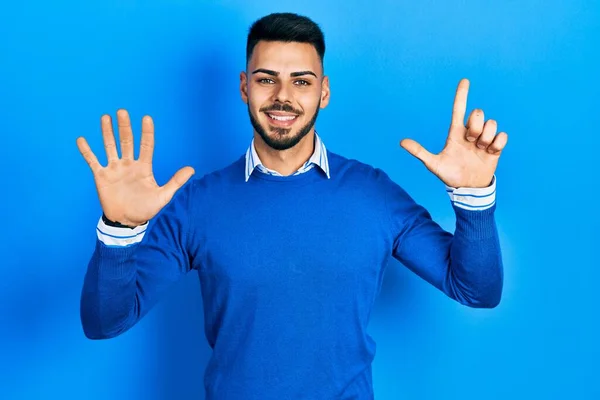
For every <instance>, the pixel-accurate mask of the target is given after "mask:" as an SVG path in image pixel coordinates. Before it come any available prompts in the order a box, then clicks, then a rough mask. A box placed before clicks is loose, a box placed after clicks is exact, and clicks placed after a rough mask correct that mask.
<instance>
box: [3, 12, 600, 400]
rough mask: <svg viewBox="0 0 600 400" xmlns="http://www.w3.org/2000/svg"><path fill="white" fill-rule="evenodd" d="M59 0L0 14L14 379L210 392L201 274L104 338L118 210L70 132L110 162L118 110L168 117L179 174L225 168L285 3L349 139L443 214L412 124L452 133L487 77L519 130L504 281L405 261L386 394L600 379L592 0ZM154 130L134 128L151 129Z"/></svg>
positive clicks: (536, 387) (387, 344)
mask: <svg viewBox="0 0 600 400" xmlns="http://www.w3.org/2000/svg"><path fill="white" fill-rule="evenodd" d="M300 3H302V2H298V1H294V2H292V1H280V2H276V3H275V4H274V2H272V1H256V0H255V1H251V2H246V1H241V0H240V1H221V2H201V1H194V2H192V1H183V0H180V1H165V0H163V1H161V0H152V1H145V2H141V1H134V0H127V1H116V0H110V1H109V0H105V1H88V2H79V1H62V2H42V1H39V0H37V1H24V2H10V3H8V2H7V3H5V4H3V6H2V11H1V12H0V117H1V118H0V121H1V126H0V134H1V138H2V140H1V144H0V152H1V153H0V174H1V176H0V181H1V183H2V186H0V201H1V207H0V213H1V216H0V217H1V218H0V221H2V225H3V229H2V233H1V234H0V235H1V240H0V246H1V247H0V250H1V259H0V266H1V267H0V357H1V358H0V398H2V399H46V398H52V397H55V396H56V397H58V398H86V399H138V398H139V399H142V398H144V399H203V398H204V394H203V385H202V378H203V373H204V367H205V365H206V362H207V359H208V357H209V354H210V353H209V348H208V346H207V344H206V339H205V338H204V332H203V314H202V305H201V297H200V291H199V284H198V278H197V276H196V275H195V274H190V275H189V276H188V277H186V278H185V279H184V280H182V281H181V282H180V283H179V284H177V285H176V286H174V287H173V288H172V290H171V291H170V292H169V294H168V295H167V296H166V297H164V298H163V300H162V301H161V302H160V304H159V305H158V306H157V307H156V308H155V309H154V310H153V311H152V312H151V313H150V314H149V315H148V316H147V317H146V318H145V319H143V320H142V321H141V322H140V323H139V324H138V325H136V326H135V327H134V328H133V329H132V330H130V331H129V332H127V333H126V334H124V335H122V336H121V337H118V338H115V339H111V340H108V341H90V340H88V339H86V338H85V337H84V335H83V332H82V330H81V326H80V322H79V294H80V290H81V285H82V281H83V275H84V273H85V269H86V266H87V261H88V259H89V256H90V255H91V252H92V249H93V246H94V240H95V225H96V223H97V220H98V217H99V215H100V208H99V202H98V199H97V195H96V192H95V187H94V182H93V178H92V175H91V172H90V171H89V169H88V167H87V165H86V164H85V162H84V161H83V159H82V158H81V156H80V154H79V153H78V150H77V147H76V145H75V139H76V137H77V136H79V135H84V136H85V137H86V138H87V139H88V141H89V142H90V145H91V146H92V149H94V150H95V151H96V153H97V154H98V156H99V159H100V160H101V162H102V163H103V162H104V161H105V155H104V150H103V147H102V141H101V135H100V129H99V121H100V116H101V115H102V114H103V113H111V114H112V115H113V117H114V116H115V113H116V110H117V109H118V108H126V109H128V110H129V112H130V114H131V116H132V120H133V123H134V128H135V135H136V139H137V140H138V142H137V144H136V148H137V145H139V134H140V123H141V118H142V116H143V115H144V114H150V115H152V116H153V117H154V120H155V125H156V140H157V143H156V151H155V157H154V164H155V173H156V177H157V180H158V182H159V183H160V184H164V183H165V182H166V180H167V179H168V178H169V177H170V176H171V174H172V173H174V172H175V171H176V170H177V169H178V168H180V167H182V166H184V165H191V166H193V167H194V168H195V169H196V171H197V173H201V174H202V173H206V172H210V171H212V170H214V169H217V168H220V167H223V166H225V165H227V164H229V163H230V162H231V161H233V160H234V159H235V158H237V157H238V156H239V155H241V154H242V152H243V151H245V149H246V147H247V146H248V144H249V142H250V139H251V127H250V124H249V122H248V116H247V111H246V108H245V106H244V104H243V103H242V101H241V99H240V96H239V92H238V85H239V72H240V71H241V70H242V69H243V68H244V55H245V39H246V33H247V29H248V27H249V25H250V24H251V22H252V21H254V20H255V19H257V18H259V17H261V16H263V15H265V14H268V13H270V12H273V11H294V12H299V13H303V14H306V15H308V16H310V17H312V18H313V19H314V20H316V21H317V22H318V23H320V24H321V26H322V28H323V29H324V31H325V35H326V40H327V47H328V48H327V53H326V57H325V67H326V72H327V74H328V75H329V76H330V79H331V87H332V97H331V103H330V105H329V107H328V108H327V109H326V110H324V111H323V112H322V113H321V114H320V117H319V121H318V123H317V128H318V130H319V132H320V134H321V136H322V137H323V139H324V141H325V144H326V145H327V147H328V148H330V149H331V150H333V151H336V152H339V153H341V154H343V155H345V156H347V157H353V158H357V159H359V160H361V161H364V162H367V163H370V164H372V165H374V166H377V167H380V168H383V169H384V170H385V171H386V172H388V174H389V175H390V176H391V177H392V178H393V179H394V180H396V181H397V182H398V183H400V184H401V185H402V186H404V187H405V188H406V189H407V190H408V191H409V193H411V194H412V195H413V197H415V198H416V199H417V200H418V201H419V202H420V203H422V204H423V205H425V206H426V207H427V208H428V209H429V210H430V211H431V213H432V215H433V216H434V218H435V219H436V220H437V221H439V222H440V223H441V224H442V225H443V226H444V227H446V228H447V229H453V227H454V215H453V212H452V209H451V207H450V204H449V202H448V198H447V196H446V194H445V192H444V188H443V186H442V184H441V182H440V181H439V180H438V179H437V178H436V177H434V176H433V175H432V174H431V173H429V172H428V171H427V170H426V169H425V167H424V166H422V165H421V164H420V162H419V161H418V160H416V159H414V158H412V157H411V156H410V155H409V154H408V153H407V152H406V151H404V150H403V149H402V148H400V147H399V146H398V142H399V141H400V140H401V139H402V138H404V137H412V138H414V139H416V140H418V141H419V142H421V143H422V144H423V145H424V146H425V147H426V148H428V149H429V150H430V151H435V152H437V151H439V150H441V148H442V146H443V143H444V140H445V137H446V134H447V128H448V125H449V122H450V112H451V108H452V100H453V96H454V90H455V87H456V85H457V83H458V81H459V79H460V78H462V77H467V78H469V79H470V80H471V91H470V95H469V103H468V112H470V110H472V109H473V108H474V107H478V108H482V109H483V110H484V112H485V115H486V118H494V119H496V120H497V121H498V123H499V129H500V130H505V131H507V132H508V134H509V142H508V147H507V149H506V151H505V153H504V154H503V156H502V157H501V160H500V165H499V168H498V171H497V176H498V198H497V202H498V210H497V221H498V227H499V230H500V235H501V240H502V246H503V250H504V260H505V290H504V295H503V299H502V302H501V304H500V305H499V306H498V307H497V308H496V309H492V310H475V309H469V308H466V307H464V306H461V305H459V304H458V303H454V302H452V301H451V300H449V299H448V298H446V297H445V296H443V295H442V294H441V292H438V291H437V290H436V289H434V288H433V287H432V286H430V285H428V284H427V283H425V282H424V281H422V280H420V279H419V278H417V277H416V276H415V275H414V274H412V273H410V272H409V271H408V270H407V269H405V268H404V267H403V266H402V265H401V264H399V263H397V262H396V261H393V262H392V263H391V264H390V265H389V268H388V270H387V273H386V276H385V282H384V287H383V290H382V293H381V295H380V296H379V298H378V301H377V304H376V307H375V310H374V314H373V318H372V322H371V324H370V326H369V331H370V333H371V335H372V336H373V337H374V338H375V340H376V342H377V343H378V348H377V355H376V359H375V363H374V385H375V392H376V398H377V399H378V400H385V399H401V398H405V399H417V398H423V399H434V398H446V399H484V398H485V399H505V398H511V399H517V398H518V399H521V398H544V399H565V398H573V399H592V398H600V383H598V380H597V378H598V371H599V368H598V357H599V356H600V344H599V343H598V338H599V334H600V323H599V322H598V318H599V317H598V316H599V313H598V304H599V303H600V301H599V300H598V297H597V286H598V280H599V279H600V268H599V267H600V263H599V262H598V260H597V248H598V238H599V235H598V222H599V211H598V207H597V204H598V201H597V197H596V195H595V194H594V193H595V187H596V186H597V185H598V157H597V152H598V146H599V145H600V141H599V139H598V116H599V114H598V110H597V107H598V101H597V98H598V94H599V93H600V83H599V82H600V78H599V77H598V72H597V71H598V69H597V64H598V55H597V52H598V39H599V28H600V24H599V21H600V5H599V3H598V2H597V1H583V0H569V1H541V0H539V1H533V0H524V1H502V2H499V1H498V2H494V3H491V2H481V1H456V2H452V1H446V2H441V1H432V0H427V1H420V2H408V1H405V2H397V1H372V2H369V3H368V4H369V6H365V3H363V2H359V1H345V2H343V3H341V2H324V1H304V2H303V5H302V6H301V5H299V4H300ZM136 152H137V150H136Z"/></svg>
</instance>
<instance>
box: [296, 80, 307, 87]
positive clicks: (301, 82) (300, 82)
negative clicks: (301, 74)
mask: <svg viewBox="0 0 600 400" xmlns="http://www.w3.org/2000/svg"><path fill="white" fill-rule="evenodd" d="M294 83H296V84H298V85H300V86H308V85H310V82H309V81H305V80H304V79H299V80H297V81H295V82H294Z"/></svg>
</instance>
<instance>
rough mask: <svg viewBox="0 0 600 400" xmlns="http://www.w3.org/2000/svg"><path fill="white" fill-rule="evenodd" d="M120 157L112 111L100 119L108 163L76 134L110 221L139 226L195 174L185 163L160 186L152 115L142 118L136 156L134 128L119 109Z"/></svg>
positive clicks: (78, 144)
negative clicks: (154, 163)
mask: <svg viewBox="0 0 600 400" xmlns="http://www.w3.org/2000/svg"><path fill="white" fill-rule="evenodd" d="M117 121H118V126H119V142H120V146H121V158H119V155H118V154H117V146H116V143H115V136H114V133H113V127H112V121H111V117H110V116H109V115H103V116H102V119H101V126H102V137H103V139H104V148H105V149H106V156H107V160H108V165H107V166H106V167H103V166H102V165H100V163H99V162H98V159H97V158H96V155H95V154H94V153H93V152H92V150H91V149H90V146H89V144H88V143H87V141H86V140H85V138H83V137H78V138H77V147H78V148H79V151H80V153H81V155H82V156H83V158H84V159H85V161H86V162H87V163H88V165H89V166H90V168H91V170H92V173H93V174H94V180H95V182H96V190H97V191H98V197H99V198H100V205H101V207H102V210H103V212H104V215H105V216H106V217H107V218H108V219H109V220H111V221H114V222H120V223H121V224H124V225H128V226H138V225H141V224H143V223H145V222H146V221H148V220H150V219H152V217H154V216H155V215H156V214H158V212H159V211H160V210H161V209H162V208H163V207H164V206H165V205H167V203H169V201H171V199H172V198H173V196H174V195H175V193H176V192H177V190H179V189H180V188H181V187H182V186H183V185H184V184H185V183H186V182H187V181H188V179H190V178H191V176H192V175H193V174H194V169H193V168H192V167H189V166H188V167H184V168H181V169H180V170H179V171H177V172H176V173H175V175H173V177H172V178H171V179H170V180H169V181H168V182H167V183H166V184H165V185H164V186H158V184H157V183H156V180H155V179H154V175H153V173H152V153H153V150H154V124H153V122H152V118H150V117H149V116H145V117H144V118H143V119H142V139H141V144H140V153H139V157H138V159H137V160H134V158H133V132H132V130H131V123H130V121H129V114H128V113H127V111H126V110H119V111H117Z"/></svg>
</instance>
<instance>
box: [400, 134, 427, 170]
mask: <svg viewBox="0 0 600 400" xmlns="http://www.w3.org/2000/svg"><path fill="white" fill-rule="evenodd" d="M400 146H402V147H403V148H404V149H405V150H406V151H408V152H409V153H410V154H412V155H413V156H415V157H416V158H418V159H419V160H421V162H422V163H423V164H425V166H427V167H429V166H430V165H432V164H433V159H434V157H435V156H434V155H433V154H431V153H430V152H428V151H427V150H425V148H424V147H423V146H421V145H420V144H419V143H417V142H416V141H414V140H412V139H403V140H402V141H400Z"/></svg>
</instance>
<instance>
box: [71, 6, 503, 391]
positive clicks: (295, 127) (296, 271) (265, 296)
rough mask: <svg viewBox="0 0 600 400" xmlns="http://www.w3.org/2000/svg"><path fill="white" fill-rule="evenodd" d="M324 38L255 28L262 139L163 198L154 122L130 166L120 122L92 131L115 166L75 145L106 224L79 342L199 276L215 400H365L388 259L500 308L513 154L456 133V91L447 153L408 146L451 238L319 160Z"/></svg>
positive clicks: (315, 31)
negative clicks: (498, 176) (503, 189)
mask: <svg viewBox="0 0 600 400" xmlns="http://www.w3.org/2000/svg"><path fill="white" fill-rule="evenodd" d="M324 53H325V44H324V40H323V34H322V32H321V30H320V29H319V27H318V26H317V25H316V24H315V23H313V22H312V21H311V20H310V19H308V18H305V17H302V16H298V15H295V14H289V13H284V14H272V15H269V16H266V17H264V18H262V19H260V20H258V21H257V22H255V23H254V24H253V26H252V27H251V29H250V32H249V35H248V41H247V65H246V71H245V72H242V73H241V76H240V92H241V97H242V99H243V101H244V102H245V103H246V104H247V106H248V113H249V116H250V121H251V124H252V126H253V128H254V137H253V140H252V142H251V144H250V147H249V148H248V150H247V152H246V154H244V155H242V156H241V157H240V158H238V159H237V160H235V161H234V162H233V163H232V164H230V165H229V166H227V167H226V168H224V169H221V170H218V171H215V172H212V173H209V174H206V175H204V176H203V177H200V178H194V179H190V178H191V177H192V175H193V173H194V171H193V169H192V168H190V167H185V168H182V169H181V170H179V171H178V172H177V173H176V174H175V175H174V176H173V177H172V178H171V180H170V181H169V182H168V183H167V184H165V185H164V186H162V187H159V186H158V185H157V183H156V181H155V180H154V177H153V174H152V169H151V163H152V149H153V145H154V140H153V136H154V129H153V124H152V120H151V118H150V117H148V116H146V117H144V118H143V121H142V138H141V149H140V155H139V159H138V160H134V158H133V135H132V130H131V125H130V121H129V117H128V115H127V112H126V111H124V110H119V111H118V113H117V118H118V126H119V138H120V147H121V158H119V157H118V154H117V150H116V143H115V138H114V134H113V130H112V123H111V119H110V117H109V116H107V115H105V116H103V117H102V124H101V125H102V132H103V139H104V143H105V149H106V153H107V157H108V165H107V166H106V167H102V166H101V165H100V164H99V163H98V160H97V158H96V157H95V155H94V154H93V153H92V151H91V150H90V148H89V146H88V144H87V142H86V141H85V139H83V138H78V140H77V144H78V147H79V150H80V151H81V153H82V155H83V157H84V158H85V160H86V161H87V163H88V164H89V166H90V168H91V169H92V171H93V174H94V179H95V182H96V187H97V190H98V195H99V198H100V203H101V206H102V210H103V215H102V218H101V219H100V221H99V222H98V226H97V237H98V239H97V241H96V247H95V250H94V253H93V255H92V258H91V260H90V263H89V265H88V270H87V273H86V276H85V281H84V284H83V291H82V297H81V319H82V324H83V329H84V332H85V334H86V335H87V337H89V338H91V339H103V338H111V337H115V336H117V335H119V334H122V333H123V332H125V331H127V330H128V329H130V328H131V327H132V326H133V325H134V324H136V323H137V321H139V320H140V319H141V318H142V317H143V316H144V315H145V314H146V313H147V312H148V311H149V310H150V309H151V307H152V306H153V305H154V304H155V303H156V301H157V300H158V299H159V298H160V296H161V294H162V293H163V292H164V291H165V290H166V289H167V288H168V287H169V286H170V285H171V284H173V283H174V282H176V281H177V280H179V279H180V278H181V277H182V275H183V274H185V273H187V272H189V271H191V270H196V271H197V272H198V274H199V277H200V282H201V290H202V296H203V302H204V310H205V333H206V338H207V340H208V343H209V345H210V347H211V348H212V349H213V354H212V358H211V359H210V361H209V363H208V366H207V369H206V374H205V387H206V398H207V399H219V400H228V399H235V400H240V399H261V400H265V399H371V398H373V388H372V373H371V363H372V360H373V358H374V354H375V343H374V341H373V340H372V339H371V337H370V336H369V335H368V334H367V331H366V329H367V324H368V319H369V315H370V312H371V308H372V305H373V303H374V301H375V298H376V296H377V294H378V292H379V289H380V287H381V283H382V276H383V272H384V268H385V266H386V264H387V263H388V261H389V259H390V257H391V256H393V257H395V258H396V259H398V260H400V261H401V262H402V263H403V264H404V265H406V266H407V267H408V268H410V269H411V270H412V271H414V272H415V273H416V274H418V275H419V276H420V277H422V278H423V279H425V280H426V281H428V282H430V283H431V284H432V285H434V286H435V287H437V288H438V289H440V290H442V291H443V292H444V293H445V294H446V295H448V296H449V297H450V298H452V299H454V300H456V301H458V302H460V303H462V304H465V305H467V306H471V307H495V306H496V305H497V304H498V302H499V301H500V298H501V291H502V284H503V270H502V260H501V252H500V247H499V241H498V234H497V230H496V226H495V222H494V210H495V176H494V173H495V169H496V166H497V163H498V158H499V155H500V153H501V151H502V149H503V148H504V146H505V145H506V141H507V136H506V134H505V133H500V134H496V129H497V128H496V122H495V121H492V120H488V121H487V122H485V123H484V115H483V112H482V111H481V110H475V111H473V112H472V113H471V114H470V116H469V118H468V121H467V122H466V125H465V124H464V118H465V112H466V100H467V91H468V85H469V82H468V81H467V80H462V81H461V82H460V83H459V85H458V89H457V92H456V97H455V102H454V109H453V111H452V123H451V126H450V132H449V136H448V140H447V142H446V146H445V148H444V150H443V151H442V152H441V153H440V154H438V155H433V154H431V153H429V152H427V151H426V150H425V149H423V148H422V147H421V146H420V145H419V144H418V143H416V142H415V141H413V140H408V139H405V140H403V141H402V142H401V145H402V147H404V148H405V149H406V150H407V151H408V152H410V154H412V155H414V156H415V157H417V158H418V159H420V160H421V161H422V162H423V163H424V164H425V166H426V167H427V168H428V169H429V170H430V171H431V172H432V173H434V174H435V175H436V176H438V177H439V178H440V179H441V180H442V181H443V182H444V183H445V184H446V185H447V187H448V189H447V191H448V194H449V196H450V199H451V201H452V207H453V209H454V211H455V214H456V229H455V233H454V234H451V233H449V232H445V231H444V230H442V229H441V228H440V226H439V225H437V224H436V223H435V222H434V221H432V219H431V217H430V215H429V214H428V213H427V211H426V210H425V209H423V208H422V207H421V206H419V205H418V204H416V203H415V202H414V201H413V200H412V199H411V197H410V196H409V195H408V194H407V193H406V192H405V191H404V190H403V189H402V188H401V187H400V186H399V185H397V184H396V183H394V182H392V181H391V180H390V178H389V177H388V176H387V175H386V174H385V173H384V172H383V171H381V170H380V169H377V168H373V167H371V166H369V165H366V164H363V163H360V162H358V161H356V160H350V159H347V158H345V157H343V156H341V155H339V154H336V153H333V152H331V151H328V150H327V149H326V148H325V145H324V142H323V141H322V140H321V138H320V137H319V135H318V134H317V133H316V132H315V128H314V125H315V121H316V119H317V114H318V111H319V109H321V108H325V107H326V106H327V103H328V102H329V94H330V90H329V81H328V78H327V76H325V75H324V70H323V57H324Z"/></svg>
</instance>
